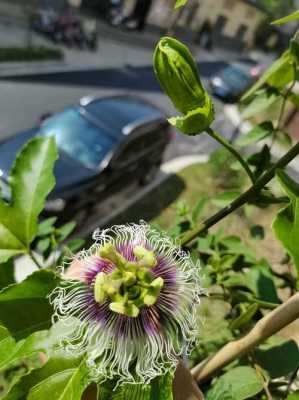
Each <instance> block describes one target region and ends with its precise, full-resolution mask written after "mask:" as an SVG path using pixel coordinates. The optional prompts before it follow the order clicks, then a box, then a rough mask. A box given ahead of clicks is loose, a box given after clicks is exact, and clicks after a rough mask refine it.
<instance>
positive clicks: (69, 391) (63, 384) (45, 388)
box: [27, 360, 89, 400]
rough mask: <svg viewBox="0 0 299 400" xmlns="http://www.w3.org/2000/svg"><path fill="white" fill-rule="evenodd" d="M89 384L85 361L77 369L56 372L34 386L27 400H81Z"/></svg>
mask: <svg viewBox="0 0 299 400" xmlns="http://www.w3.org/2000/svg"><path fill="white" fill-rule="evenodd" d="M88 383H89V381H88V367H87V365H86V362H85V361H84V360H83V361H82V362H81V363H80V364H79V365H78V366H76V367H75V368H69V369H64V370H62V371H60V372H56V373H54V374H52V375H50V376H49V377H48V378H46V379H44V380H43V381H41V382H39V383H38V384H37V385H36V386H33V387H32V388H31V389H30V391H29V393H28V396H27V399H28V400H49V399H51V398H52V399H55V400H70V399H71V400H81V397H82V394H83V392H84V390H85V389H86V387H87V386H88Z"/></svg>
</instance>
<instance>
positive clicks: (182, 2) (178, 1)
mask: <svg viewBox="0 0 299 400" xmlns="http://www.w3.org/2000/svg"><path fill="white" fill-rule="evenodd" d="M187 2H188V0H176V2H175V8H180V7H182V6H184V5H185V4H187Z"/></svg>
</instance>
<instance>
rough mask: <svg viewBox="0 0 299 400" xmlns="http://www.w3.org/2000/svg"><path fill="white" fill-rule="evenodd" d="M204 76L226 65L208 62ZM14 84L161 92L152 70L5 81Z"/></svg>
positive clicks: (68, 73)
mask: <svg viewBox="0 0 299 400" xmlns="http://www.w3.org/2000/svg"><path fill="white" fill-rule="evenodd" d="M198 65H199V69H200V74H201V76H202V77H203V78H206V79H208V78H209V77H211V76H212V75H214V74H216V73H217V72H218V71H219V70H220V69H222V68H224V67H225V66H226V65H227V63H225V62H224V61H213V62H212V61H204V62H201V63H199V64H198ZM2 80H9V81H13V82H30V83H33V84H34V83H44V84H51V85H63V86H68V85H69V86H80V87H84V86H88V87H93V88H98V87H101V88H117V89H134V90H140V91H149V92H159V91H160V87H159V85H158V83H157V80H156V78H155V76H154V72H153V67H152V66H142V67H133V66H129V65H128V66H125V67H124V68H104V69H101V68H96V69H88V70H78V71H65V72H54V73H40V74H32V75H29V74H27V75H19V76H10V77H5V78H2Z"/></svg>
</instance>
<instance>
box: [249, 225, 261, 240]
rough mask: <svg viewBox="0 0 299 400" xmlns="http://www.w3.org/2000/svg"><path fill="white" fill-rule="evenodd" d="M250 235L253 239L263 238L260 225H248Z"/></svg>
mask: <svg viewBox="0 0 299 400" xmlns="http://www.w3.org/2000/svg"><path fill="white" fill-rule="evenodd" d="M250 235H251V237H252V238H253V239H257V240H262V239H264V238H265V231H264V228H263V227H262V226H261V225H252V226H251V227H250Z"/></svg>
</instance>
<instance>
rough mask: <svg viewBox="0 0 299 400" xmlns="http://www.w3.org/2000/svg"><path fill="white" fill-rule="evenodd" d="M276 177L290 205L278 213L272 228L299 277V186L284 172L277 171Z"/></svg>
mask: <svg viewBox="0 0 299 400" xmlns="http://www.w3.org/2000/svg"><path fill="white" fill-rule="evenodd" d="M276 177H277V180H278V182H279V183H280V185H281V187H282V189H283V191H284V192H285V193H286V195H287V196H288V197H289V199H290V203H289V205H287V206H286V207H285V208H283V209H282V210H280V211H279V212H278V214H277V216H276V218H275V219H274V221H273V224H272V228H273V230H274V233H275V235H276V237H277V238H278V239H279V240H280V241H281V242H282V244H283V246H284V247H285V249H286V250H287V252H288V253H289V254H290V255H291V257H292V258H293V260H294V263H295V267H296V269H297V275H298V276H299V246H298V237H299V185H298V183H297V182H295V181H294V180H293V179H292V178H290V177H289V176H288V175H287V174H286V173H285V172H284V171H281V170H280V171H277V174H276Z"/></svg>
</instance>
